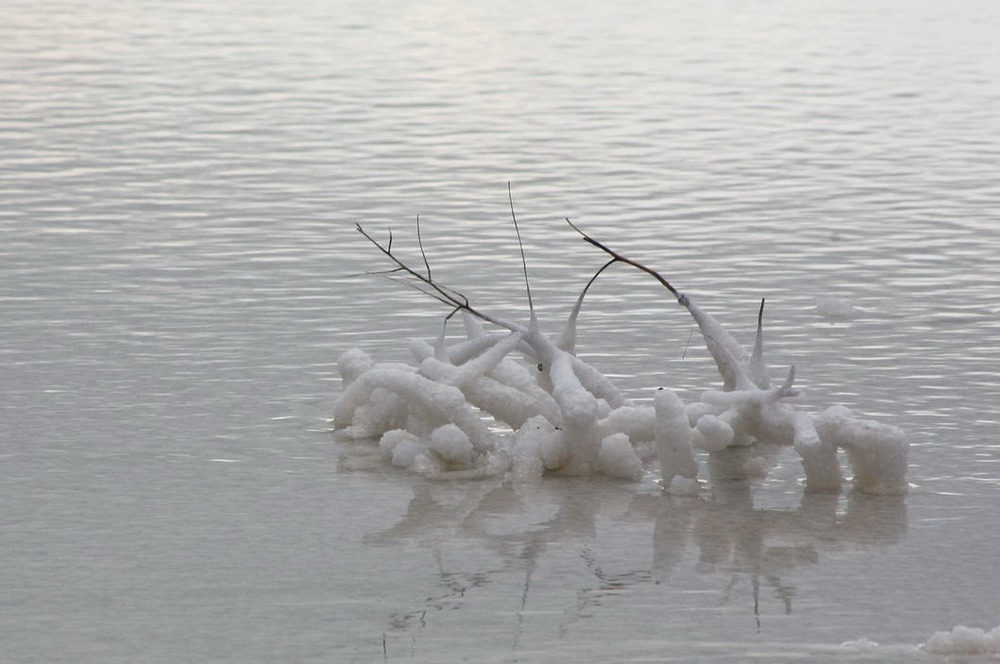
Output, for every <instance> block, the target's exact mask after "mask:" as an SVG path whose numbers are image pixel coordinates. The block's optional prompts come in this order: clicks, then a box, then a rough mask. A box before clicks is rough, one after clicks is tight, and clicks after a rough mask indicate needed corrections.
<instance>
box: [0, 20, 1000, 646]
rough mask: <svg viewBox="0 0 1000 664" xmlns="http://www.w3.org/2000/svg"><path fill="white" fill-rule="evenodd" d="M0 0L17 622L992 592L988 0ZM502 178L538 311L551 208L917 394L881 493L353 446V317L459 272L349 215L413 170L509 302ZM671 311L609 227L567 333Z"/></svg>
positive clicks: (795, 601) (531, 626)
mask: <svg viewBox="0 0 1000 664" xmlns="http://www.w3.org/2000/svg"><path fill="white" fill-rule="evenodd" d="M0 5H2V6H0V10H2V19H0V653H2V654H0V659H2V660H3V661H7V662H51V661H67V662H136V661H144V662H182V661H191V662H200V661H216V662H378V661H389V662H407V661H417V662H458V661H476V662H562V661H565V662H577V661H579V662H602V661H694V660H696V659H700V661H734V660H739V659H744V658H746V659H751V658H757V659H761V660H763V661H780V660H787V661H800V660H802V659H805V658H809V657H811V658H814V659H815V660H817V661H854V660H865V659H866V658H869V659H870V658H872V657H874V658H876V659H879V660H887V659H898V660H900V661H912V660H913V659H914V658H920V657H923V655H921V654H919V653H918V652H916V651H914V650H913V648H914V647H915V646H916V645H917V644H919V643H921V642H922V641H924V640H926V638H927V637H928V636H930V634H931V633H933V632H934V631H936V630H939V629H950V628H952V627H954V626H955V625H958V624H966V625H970V626H979V627H985V628H991V627H994V626H996V625H998V624H1000V575H998V574H997V568H998V563H1000V553H998V551H1000V531H998V526H1000V516H998V510H1000V444H998V427H1000V352H998V348H997V346H998V339H1000V261H998V260H997V255H998V252H1000V212H998V209H1000V185H998V178H997V173H998V170H997V167H998V165H1000V124H998V118H1000V83H998V81H1000V46H998V44H1000V40H998V39H997V36H998V35H1000V5H998V4H997V3H994V2H992V1H982V2H971V1H970V2H948V3H941V2H930V1H917V2H913V1H908V2H891V1H885V0H877V1H874V2H864V3H845V2H824V1H816V2H758V3H747V2H715V3H701V2H694V1H686V0H685V1H676V2H648V1H640V0H636V1H634V2H632V1H624V2H614V3H589V2H588V3H579V2H533V3H493V2H453V1H440V2H424V3H402V2H399V3H394V2H387V3H372V2H347V1H338V2H320V1H318V0H316V1H312V2H302V3H296V4H295V5H294V6H289V5H285V4H282V3H270V2H257V1H252V0H246V1H237V0H217V1H214V2H206V1H205V0H187V1H181V2H158V1H157V2H75V1H70V0H67V1H62V0H31V1H30V2H28V1H26V0H7V1H6V2H3V3H0ZM508 181H511V182H512V185H513V190H514V196H515V203H516V205H517V207H518V211H519V216H520V220H521V222H522V224H523V226H522V231H523V233H524V236H525V241H526V245H527V247H526V249H527V255H528V261H529V263H530V270H531V273H532V278H533V280H534V281H533V286H534V289H535V297H536V299H537V301H538V303H539V308H540V310H541V311H542V313H543V315H545V316H546V317H548V318H550V319H551V318H558V317H560V316H562V315H564V313H565V311H566V309H567V306H568V304H569V303H570V302H571V300H572V298H573V297H575V294H576V291H577V289H579V288H580V287H581V286H582V285H583V283H584V282H585V281H586V279H587V278H588V277H589V275H590V272H591V270H592V269H593V268H594V267H596V266H597V265H599V264H600V262H601V257H600V256H599V255H597V254H596V253H595V252H593V251H591V250H589V249H588V248H587V247H586V246H585V245H584V244H583V243H582V242H580V241H579V240H578V239H577V238H575V237H574V236H573V234H572V232H570V231H569V230H568V229H567V228H566V227H565V225H564V223H563V222H562V221H561V220H562V219H563V217H566V216H570V217H572V218H574V219H575V220H576V221H578V222H579V223H581V224H582V225H584V227H586V228H587V229H588V230H590V231H591V232H593V233H595V234H596V235H598V236H600V237H603V238H605V239H608V240H609V241H611V240H613V241H614V243H615V244H616V245H617V246H618V247H619V248H621V249H623V250H627V251H628V252H630V253H631V254H632V255H634V257H636V258H639V259H642V260H645V261H647V262H648V263H650V264H651V265H654V266H656V267H657V268H659V269H661V270H662V271H663V272H664V273H666V274H667V275H668V276H669V277H671V278H672V279H673V280H674V281H675V283H676V284H677V285H678V286H679V287H681V288H683V289H685V290H687V291H688V292H689V293H690V294H692V296H694V297H696V298H698V301H700V302H701V303H702V304H703V305H704V306H706V307H707V308H709V309H710V310H712V311H713V312H715V313H717V314H718V315H719V317H720V318H721V319H722V320H723V321H724V322H725V323H727V324H729V325H731V326H732V327H734V328H735V329H737V330H744V331H746V332H749V331H750V330H751V329H752V325H753V320H754V315H755V311H756V306H757V304H756V303H757V300H758V298H760V297H767V298H768V301H769V303H770V304H769V307H768V314H767V317H768V329H769V340H770V343H771V353H772V360H773V361H774V363H775V364H777V365H779V366H781V367H784V366H786V365H788V364H791V363H794V364H796V365H797V366H798V370H799V376H800V382H801V383H802V386H803V387H804V388H806V389H807V390H808V396H809V401H808V405H809V406H808V407H810V408H816V409H820V408H824V407H826V406H827V405H830V404H834V403H842V404H845V405H848V406H850V407H852V408H855V409H856V410H857V411H858V412H859V413H862V414H865V415H867V416H870V417H872V418H876V419H878V420H880V421H885V422H889V423H892V424H895V425H898V426H901V427H903V428H905V429H906V430H907V431H908V432H909V433H910V434H911V439H912V442H913V448H912V452H911V468H910V478H911V482H912V484H913V487H912V490H911V492H910V494H909V495H908V496H907V497H906V498H905V499H885V498H882V499H871V498H866V497H863V496H853V497H850V498H847V497H846V496H845V497H840V498H839V499H838V498H837V497H832V498H831V497H822V496H821V497H813V496H806V497H804V496H803V492H802V489H801V486H800V485H799V484H798V483H797V479H798V477H799V475H800V469H799V466H798V462H797V460H796V459H795V457H794V455H793V454H791V453H789V452H787V451H786V452H785V453H784V454H782V455H780V456H779V457H778V458H777V459H776V461H777V462H778V463H779V465H778V468H777V469H776V471H775V472H774V473H773V474H772V475H771V477H770V478H769V479H768V480H767V481H765V482H763V483H758V484H756V485H754V486H752V487H747V486H744V485H742V484H739V483H736V484H733V483H726V482H724V481H721V480H718V481H716V482H714V486H715V491H714V493H712V494H706V496H705V497H704V500H703V501H701V502H692V501H674V500H671V499H670V498H668V497H661V496H660V495H659V494H658V492H657V490H656V486H655V485H654V484H653V483H652V478H650V479H649V480H647V481H646V482H644V483H642V484H639V485H634V484H627V483H626V484H622V483H613V482H606V481H595V480H549V481H546V482H544V483H543V484H542V485H540V486H538V487H535V488H531V489H529V488H524V487H521V488H511V487H509V486H505V485H502V484H500V483H496V482H479V483H468V484H466V483H455V484H445V485H442V484H430V483H428V482H426V481H423V480H420V479H417V478H414V477H412V476H407V475H401V474H399V473H396V472H392V471H388V470H384V469H382V470H378V469H376V470H370V471H349V470H346V469H345V467H344V464H343V463H342V462H338V457H339V456H340V455H341V453H342V452H343V451H344V448H343V446H341V445H340V444H338V443H336V442H335V441H334V440H333V438H332V436H331V434H330V433H329V432H328V431H327V423H326V421H325V418H326V417H327V416H328V414H329V413H330V409H331V404H332V402H333V399H334V398H335V396H336V394H337V391H338V389H339V378H338V376H337V373H336V370H335V366H334V363H335V360H336V357H337V355H338V354H339V353H340V352H342V351H343V350H345V349H347V348H349V347H351V346H355V345H360V346H362V347H363V348H365V349H366V350H367V351H369V352H370V353H372V354H373V355H375V356H376V357H378V358H380V359H403V358H405V343H404V339H405V338H407V337H409V336H425V337H426V336H430V335H433V334H435V332H436V330H437V328H438V324H439V321H440V316H441V314H442V313H443V312H441V311H440V310H438V309H436V308H435V306H434V305H433V303H431V302H429V301H423V300H421V299H420V298H419V296H417V295H415V294H413V293H411V292H407V291H405V290H404V289H399V288H394V287H393V286H392V285H391V284H388V283H385V282H381V281H378V280H363V279H362V280H357V279H354V280H351V279H345V278H344V276H345V275H348V274H351V273H356V272H359V271H362V270H365V269H371V268H375V267H380V266H381V264H380V263H379V261H378V260H377V256H376V255H375V254H374V252H373V251H371V250H370V249H369V248H368V247H366V246H365V244H364V242H363V241H362V239H361V238H360V237H359V236H358V235H357V234H356V233H354V231H353V230H352V226H353V224H354V223H355V222H357V221H361V222H364V223H365V224H368V225H369V226H370V227H371V228H372V229H384V228H385V227H386V226H388V225H390V224H391V225H392V226H393V227H394V229H395V230H396V234H397V241H398V242H399V243H400V244H399V245H398V246H400V247H402V246H404V245H407V244H410V245H411V246H412V240H413V234H412V221H413V218H414V216H415V215H416V214H417V213H420V214H421V215H422V217H421V218H422V220H423V223H424V232H425V235H426V244H427V248H428V250H429V251H430V252H431V256H432V260H433V261H434V262H435V265H436V266H437V268H438V270H439V272H438V274H439V275H441V277H442V278H443V279H445V280H447V282H448V283H450V284H452V285H454V286H456V287H460V288H463V289H465V290H466V291H467V293H468V294H469V295H470V296H471V297H473V299H474V301H475V302H476V303H477V304H479V305H481V307H482V308H484V309H488V310H490V311H493V312H495V313H498V314H502V315H507V316H512V317H517V316H523V315H524V310H525V303H524V297H523V294H522V293H523V291H522V286H521V283H520V281H519V263H518V256H517V252H516V247H515V244H514V240H513V233H512V229H511V227H510V225H509V214H508V209H507V200H506V183H507V182H508ZM845 303H846V304H845ZM847 305H852V306H853V310H852V311H850V312H848V315H846V316H832V315H831V314H834V313H837V310H838V309H844V308H845V306H847ZM690 332H691V324H690V321H689V319H688V318H687V317H686V316H685V315H684V314H683V312H682V311H681V310H679V309H678V308H677V307H676V305H671V304H670V303H669V301H668V300H667V299H666V298H665V297H664V294H663V293H662V292H661V290H658V289H657V288H656V287H655V285H654V284H652V283H651V282H648V281H647V280H644V279H642V278H640V277H639V276H638V275H633V274H629V273H627V272H625V271H618V272H617V273H615V274H614V275H611V276H610V277H609V278H608V279H606V280H603V281H601V282H600V283H599V284H598V286H597V287H596V289H595V291H594V292H593V295H592V297H591V298H590V299H589V300H588V305H587V308H586V310H585V312H584V316H583V318H582V322H581V341H580V352H581V353H582V354H584V355H585V356H586V357H587V358H588V359H589V360H591V361H592V362H594V363H595V364H596V365H598V366H599V367H600V368H602V369H603V370H604V371H605V372H606V373H608V374H609V375H612V376H613V377H614V378H615V379H616V380H617V381H618V382H619V384H620V385H621V386H622V387H623V388H624V389H626V390H627V391H628V392H629V394H631V395H632V396H633V397H635V398H636V399H640V400H641V399H646V398H648V396H649V394H650V391H651V390H652V388H654V387H656V386H658V385H664V384H667V385H671V386H674V387H676V388H678V389H681V390H682V391H683V394H684V395H685V396H686V397H688V398H691V397H693V396H695V395H696V394H697V393H698V391H700V390H702V389H705V388H707V387H710V386H712V385H714V384H715V383H714V381H715V378H714V376H713V373H712V367H711V361H710V360H709V359H708V358H707V356H706V355H705V353H704V352H703V351H701V350H700V348H698V347H697V346H696V345H693V346H692V348H690V349H688V351H687V352H686V353H685V352H684V347H685V345H686V342H687V340H688V338H689V335H690ZM744 338H745V337H744ZM717 472H718V473H720V475H719V476H718V477H722V476H724V474H725V470H724V469H717ZM755 585H756V586H757V587H758V592H757V593H756V596H757V600H756V608H755V593H754V586H755ZM864 638H868V639H871V640H873V641H876V642H878V643H879V644H881V645H880V646H879V647H878V648H876V649H875V650H874V654H872V653H868V652H866V650H865V648H862V647H859V646H857V645H855V646H842V645H841V644H843V643H844V642H848V641H858V640H860V639H864Z"/></svg>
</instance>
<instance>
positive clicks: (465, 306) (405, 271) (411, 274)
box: [355, 224, 517, 330]
mask: <svg viewBox="0 0 1000 664" xmlns="http://www.w3.org/2000/svg"><path fill="white" fill-rule="evenodd" d="M355 227H356V228H357V229H358V232H359V233H361V234H362V235H363V236H364V237H365V239H366V240H368V241H369V242H371V243H372V244H373V245H375V247H376V248H377V249H378V250H379V251H381V252H382V253H383V254H384V255H385V256H386V257H387V258H388V259H389V260H391V261H392V262H393V263H395V265H396V267H394V268H392V269H390V270H384V271H381V272H366V273H365V274H368V275H372V276H379V277H384V278H386V279H391V280H393V281H398V282H400V283H403V284H406V285H407V286H409V287H410V288H413V289H415V290H417V291H420V292H421V293H423V294H424V295H426V296H428V297H431V298H433V299H435V300H437V301H438V302H440V303H442V304H444V305H447V306H448V307H451V309H452V311H451V313H449V314H448V318H451V317H452V316H454V315H455V314H456V313H457V312H459V311H467V312H469V313H470V314H472V315H473V316H475V317H476V318H479V319H481V320H484V321H487V322H489V323H493V324H494V325H498V326H500V327H503V328H505V329H508V330H514V329H515V328H516V327H517V326H515V325H513V324H511V323H508V322H507V321H504V320H500V319H498V318H494V317H493V316H490V315H489V314H485V313H483V312H481V311H479V310H478V309H476V308H475V307H473V306H472V305H471V304H469V298H467V297H466V296H465V295H463V294H462V293H460V292H459V291H457V290H455V289H454V288H451V287H449V286H445V285H444V284H441V283H438V282H436V281H434V280H433V279H432V278H431V271H430V266H429V265H428V266H427V276H424V275H422V274H420V273H419V272H417V271H416V270H414V269H413V268H412V267H410V266H409V265H407V264H406V263H405V262H403V261H402V260H400V259H399V258H398V257H397V256H396V254H394V253H393V252H392V246H391V237H392V236H391V235H390V243H389V244H387V245H384V244H382V243H381V242H379V241H378V240H376V239H375V238H374V237H372V236H371V235H370V234H369V233H368V231H366V230H365V229H364V227H363V226H362V225H361V224H355ZM421 253H423V247H421ZM424 260H425V262H426V256H424Z"/></svg>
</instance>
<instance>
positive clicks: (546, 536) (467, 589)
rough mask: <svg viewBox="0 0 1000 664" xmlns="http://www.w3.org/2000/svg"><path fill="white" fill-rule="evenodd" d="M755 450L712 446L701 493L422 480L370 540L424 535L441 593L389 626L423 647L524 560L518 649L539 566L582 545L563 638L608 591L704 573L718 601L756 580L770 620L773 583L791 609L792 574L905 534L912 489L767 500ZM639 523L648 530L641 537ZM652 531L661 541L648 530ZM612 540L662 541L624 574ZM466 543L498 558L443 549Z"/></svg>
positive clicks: (399, 543) (566, 483)
mask: <svg viewBox="0 0 1000 664" xmlns="http://www.w3.org/2000/svg"><path fill="white" fill-rule="evenodd" d="M751 453H754V454H759V453H760V450H757V451H755V452H751V451H749V450H746V449H730V450H727V451H725V452H723V453H717V454H713V455H711V456H710V460H709V464H708V467H709V471H710V474H711V483H710V487H711V489H710V492H707V495H703V497H702V498H691V497H677V496H671V495H670V494H667V493H660V492H659V491H656V492H652V491H645V489H646V487H645V486H644V487H643V489H642V490H640V491H639V492H638V493H637V492H636V491H635V485H628V484H620V483H612V482H601V481H595V480H594V479H593V478H591V479H589V480H579V479H558V478H550V479H547V480H546V481H545V482H541V483H531V484H518V483H511V482H502V483H497V482H491V481H480V482H454V483H434V482H420V483H418V484H416V485H415V487H414V496H413V499H412V500H411V501H410V504H409V507H408V509H407V511H406V513H405V514H404V515H403V516H402V517H401V518H400V519H399V521H398V522H397V523H396V524H395V525H393V526H392V527H391V528H388V529H386V530H383V531H380V532H375V533H372V534H369V535H368V536H366V537H365V543H366V544H368V545H371V546H386V547H394V548H397V549H400V550H403V549H404V548H405V547H406V546H407V545H410V546H412V545H413V544H417V545H419V546H423V547H427V548H431V549H433V550H434V552H435V554H434V555H435V560H436V564H437V567H438V580H437V588H436V590H435V591H434V592H432V593H431V594H430V595H429V596H427V597H426V598H425V599H424V600H423V601H422V602H418V603H417V605H416V606H413V607H410V608H407V609H405V610H402V611H399V612H397V613H394V614H392V615H391V616H389V618H388V625H387V629H388V630H389V633H390V634H394V635H395V636H396V637H397V638H398V637H403V636H408V637H409V638H410V639H411V648H415V647H416V644H417V643H418V641H419V639H420V635H421V631H422V630H423V629H424V628H425V627H427V623H428V616H430V615H433V614H435V613H438V612H441V611H446V610H461V609H462V608H464V607H465V605H464V604H463V602H464V600H465V598H466V597H467V595H471V594H472V593H474V592H475V591H482V590H483V589H485V588H486V587H488V586H492V589H491V590H489V591H486V592H487V593H488V596H489V597H494V596H495V595H513V594H514V593H515V589H512V588H504V587H500V584H503V583H504V582H506V581H508V580H509V578H510V577H509V575H510V572H511V571H513V570H520V573H519V574H518V578H520V579H521V581H520V583H521V586H520V587H519V588H517V589H516V594H517V595H519V597H520V600H519V602H518V605H519V608H518V609H517V611H516V612H515V613H516V616H515V618H514V623H515V624H514V627H513V635H512V641H511V648H512V650H517V648H518V647H519V642H520V639H521V636H522V633H523V630H524V629H525V627H526V625H525V622H526V620H528V619H530V618H531V616H532V615H534V614H532V613H530V612H529V610H531V609H533V608H534V607H535V606H537V604H539V603H540V599H541V598H539V597H536V598H535V599H534V601H532V599H533V598H532V590H533V584H534V582H535V575H536V573H537V571H538V569H539V567H540V565H541V564H542V563H543V562H544V563H545V566H546V574H552V573H553V572H552V571H551V569H549V568H550V567H552V566H553V565H555V566H557V567H558V565H560V564H561V563H564V562H565V561H560V560H559V559H558V557H559V556H565V555H566V552H567V551H575V552H577V556H578V559H579V560H578V563H580V564H582V567H583V573H582V574H581V573H580V571H579V569H577V571H576V572H575V575H573V576H567V577H566V578H569V579H572V580H573V581H572V582H573V583H575V584H576V590H575V600H574V601H573V602H572V606H564V607H563V609H562V614H563V619H562V621H561V622H560V625H559V629H558V633H559V638H560V639H561V638H562V637H563V636H565V634H566V630H567V628H568V626H569V625H571V624H574V623H575V622H576V621H578V620H581V619H587V618H592V617H595V616H598V615H600V612H601V611H602V602H604V600H605V599H606V598H609V597H611V596H616V595H622V594H626V593H633V592H636V591H637V590H638V589H640V587H643V586H645V587H649V588H658V589H657V590H655V591H654V592H657V593H660V594H662V593H665V592H670V590H671V588H672V587H673V586H675V585H676V586H680V585H682V582H683V581H684V579H685V578H686V577H685V574H686V573H691V572H693V573H695V574H696V575H697V576H699V577H702V578H708V579H712V578H717V587H718V592H716V593H712V594H707V595H704V596H705V597H710V598H711V599H710V600H709V601H708V603H709V604H711V605H713V606H718V605H719V604H721V605H728V604H730V603H731V602H732V601H733V600H734V597H735V596H736V593H735V589H736V588H737V586H739V585H741V584H747V583H749V584H750V586H751V588H752V591H753V606H752V607H747V610H748V611H752V612H753V617H754V620H755V621H756V623H757V629H758V630H760V628H761V625H760V615H761V608H760V604H761V601H762V596H761V589H762V588H763V589H770V590H769V592H770V594H771V595H772V596H773V597H775V598H777V599H778V600H779V601H780V602H781V604H782V605H783V610H784V612H785V613H786V614H790V613H792V611H793V609H794V603H795V601H796V599H797V593H798V590H797V588H796V586H795V584H794V583H792V582H790V581H788V580H786V577H788V576H789V575H790V574H791V572H792V571H793V570H799V569H803V568H805V569H808V568H809V567H810V566H816V565H819V564H821V563H822V554H823V552H833V551H848V550H852V549H865V548H869V547H887V546H891V545H893V544H896V543H898V542H900V541H902V540H903V538H904V537H905V534H906V531H907V508H906V503H905V499H904V498H903V497H901V496H870V495H865V494H862V493H860V492H854V493H850V494H848V495H847V496H846V499H844V498H842V496H841V495H840V494H821V493H803V494H801V496H800V497H799V499H798V502H797V505H795V506H794V507H792V508H788V507H784V508H758V507H755V506H754V495H755V490H754V484H753V483H752V482H751V481H750V480H749V479H748V478H747V477H745V476H744V475H743V470H742V469H743V467H744V465H745V462H746V460H747V455H748V454H751ZM765 454H766V451H765ZM637 526H639V527H645V529H644V532H645V533H647V535H643V538H642V539H640V540H638V541H635V540H636V537H635V532H636V531H635V528H636V527H637ZM609 530H610V531H611V534H610V535H609V534H608V531H609ZM650 531H651V539H646V537H648V533H650ZM628 538H631V540H632V541H628ZM608 541H613V542H622V541H624V542H625V543H626V544H627V545H630V546H631V548H630V549H625V550H627V551H634V550H639V551H649V549H648V548H647V547H650V545H651V552H650V554H649V558H648V559H647V560H648V561H649V562H648V564H646V565H643V566H633V567H632V568H630V569H629V568H626V569H624V570H619V571H611V568H612V567H618V568H621V567H622V561H620V560H617V559H616V560H614V562H613V563H612V562H611V561H610V560H608V557H607V555H606V554H604V556H603V562H602V555H601V553H599V550H600V549H601V548H602V547H604V546H605V545H606V544H607V543H608ZM456 543H457V544H458V545H460V546H462V547H463V550H465V549H464V547H467V546H468V545H469V544H470V543H471V544H478V545H480V546H483V547H484V548H485V549H486V550H487V551H489V552H491V553H493V554H495V555H496V556H497V557H498V558H499V563H495V562H491V563H490V564H487V565H483V566H482V568H480V569H476V570H475V571H472V572H469V571H466V572H462V573H456V572H453V571H446V570H445V566H444V565H443V563H442V557H441V547H442V546H450V545H452V544H456ZM633 545H634V546H633ZM619 546H620V544H619ZM547 552H548V555H546V554H547ZM579 566H580V565H579V564H578V565H577V566H576V567H577V568H579ZM563 573H566V574H567V575H568V574H569V572H567V571H566V570H561V571H560V573H559V574H560V580H562V576H563ZM560 582H561V581H560ZM549 591H550V589H548V588H546V589H544V590H540V591H539V592H549ZM766 596H768V595H767V594H766V593H765V597H766ZM699 601H703V600H699ZM549 613H550V614H551V612H549Z"/></svg>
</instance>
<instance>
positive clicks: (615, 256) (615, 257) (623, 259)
mask: <svg viewBox="0 0 1000 664" xmlns="http://www.w3.org/2000/svg"><path fill="white" fill-rule="evenodd" d="M566 223H567V224H569V225H570V227H572V229H573V230H575V231H576V232H577V233H579V234H580V235H582V236H583V239H584V240H586V241H587V242H589V243H590V244H592V245H594V246H595V247H597V248H598V249H600V250H601V251H603V252H604V253H606V254H608V255H609V256H611V258H612V261H611V262H613V263H625V264H626V265H631V266H632V267H634V268H637V269H640V270H642V271H643V272H645V273H646V274H648V275H650V276H651V277H653V278H654V279H656V280H657V281H659V282H660V283H661V284H663V285H664V286H665V287H666V289H667V290H668V291H670V292H671V293H673V295H674V297H676V298H677V299H678V300H679V299H680V298H681V293H679V292H678V291H677V289H676V288H674V287H673V286H671V285H670V282H669V281H667V280H666V278H665V277H664V276H663V275H662V274H660V273H659V272H657V271H656V270H653V269H651V268H648V267H646V266H645V265H643V264H642V263H640V262H638V261H634V260H632V259H631V258H629V257H628V256H623V255H621V254H619V253H618V252H617V251H615V250H614V249H612V248H610V247H609V246H607V245H606V244H604V243H603V242H599V241H597V240H595V239H594V238H592V237H590V236H589V235H587V234H586V233H584V232H583V231H582V230H580V229H579V228H578V227H577V226H576V224H574V223H573V222H572V221H570V220H569V219H566ZM605 267H607V266H606V265H605V266H604V267H602V268H601V272H603V271H604V268H605ZM598 274H600V272H599V273H598Z"/></svg>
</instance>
